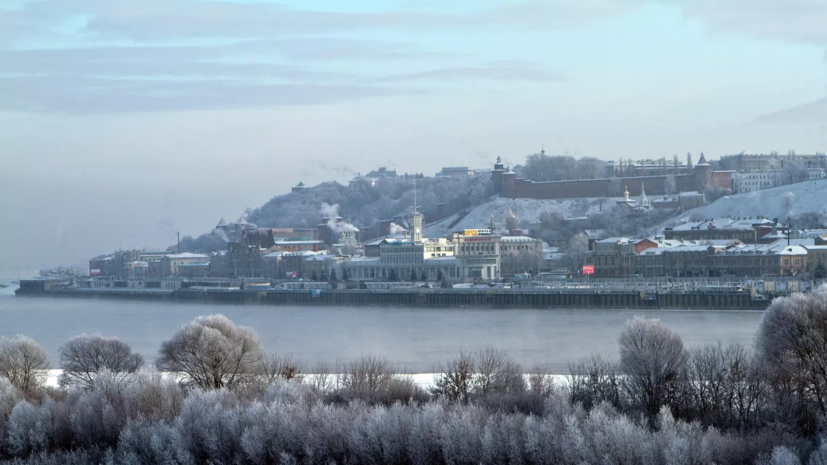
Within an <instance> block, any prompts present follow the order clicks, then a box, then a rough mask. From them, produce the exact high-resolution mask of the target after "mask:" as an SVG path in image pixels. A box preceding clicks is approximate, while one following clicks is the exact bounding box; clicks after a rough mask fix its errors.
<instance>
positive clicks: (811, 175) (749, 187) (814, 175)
mask: <svg viewBox="0 0 827 465" xmlns="http://www.w3.org/2000/svg"><path fill="white" fill-rule="evenodd" d="M805 171H806V172H807V180H808V181H817V180H820V179H824V170H823V169H821V168H807V169H806V170H805ZM785 184H790V183H789V180H787V179H784V172H783V171H782V170H762V171H739V172H735V173H732V191H733V192H735V193H743V192H754V191H760V190H764V189H772V188H773V187H778V186H783V185H785Z"/></svg>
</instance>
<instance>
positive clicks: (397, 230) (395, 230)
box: [390, 223, 407, 237]
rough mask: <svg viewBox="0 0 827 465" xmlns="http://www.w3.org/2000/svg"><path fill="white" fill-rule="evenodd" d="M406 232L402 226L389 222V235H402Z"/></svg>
mask: <svg viewBox="0 0 827 465" xmlns="http://www.w3.org/2000/svg"><path fill="white" fill-rule="evenodd" d="M406 232H407V231H406V230H405V228H403V227H402V226H399V225H398V224H396V223H391V225H390V235H391V236H392V237H398V236H404V235H405V234H406Z"/></svg>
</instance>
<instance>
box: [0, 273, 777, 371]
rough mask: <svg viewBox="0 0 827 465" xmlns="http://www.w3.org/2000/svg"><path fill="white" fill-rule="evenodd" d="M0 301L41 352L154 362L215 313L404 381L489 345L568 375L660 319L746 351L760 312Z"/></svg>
mask: <svg viewBox="0 0 827 465" xmlns="http://www.w3.org/2000/svg"><path fill="white" fill-rule="evenodd" d="M3 291H6V292H3V293H0V336H5V337H9V336H14V335H15V334H25V335H28V336H30V337H32V338H34V339H35V340H37V341H38V342H40V344H42V345H43V346H44V347H45V348H46V350H47V351H48V353H49V359H50V362H51V365H52V367H55V368H56V367H57V366H58V363H59V359H58V348H59V347H60V346H61V345H62V344H63V343H65V342H66V340H67V339H69V338H70V337H72V336H75V335H78V334H81V333H88V334H92V333H100V334H102V335H105V336H117V337H119V338H120V339H122V340H123V341H125V342H127V343H128V344H129V345H131V346H132V348H133V350H136V351H137V352H139V353H141V354H142V355H143V356H144V357H145V358H146V359H147V361H148V362H149V361H152V360H154V359H155V357H156V354H157V352H158V348H159V346H160V344H161V342H162V341H164V340H166V339H168V338H169V337H170V336H172V334H173V333H174V332H175V331H176V330H177V329H178V328H179V327H181V326H182V325H184V324H186V323H188V322H189V321H191V320H192V319H193V318H195V317H196V316H199V315H209V314H212V313H222V314H224V315H226V316H227V317H228V318H230V319H232V320H233V321H235V322H236V323H237V324H241V325H245V326H250V327H252V328H254V329H255V330H256V331H257V332H258V335H259V338H260V339H261V342H262V345H263V346H264V348H265V349H266V350H267V351H268V352H276V353H279V354H291V355H292V356H294V357H295V358H296V359H298V360H300V361H302V362H304V363H305V364H306V366H307V368H308V369H309V370H311V371H312V366H313V364H314V363H315V362H317V361H319V360H327V361H330V362H333V361H335V360H337V359H339V360H350V359H353V358H356V357H358V356H360V355H377V356H382V357H386V358H388V359H390V360H391V361H393V362H394V363H395V364H396V365H397V366H398V367H399V369H400V370H402V371H404V372H407V373H431V372H435V371H438V365H439V364H440V363H443V362H445V361H446V360H448V359H450V358H451V357H452V356H454V355H456V354H457V353H458V352H459V351H460V350H475V349H478V348H480V347H484V346H488V345H490V346H494V347H497V348H499V349H503V350H505V351H507V352H508V353H509V354H510V355H511V356H512V357H514V358H515V359H516V360H517V361H519V362H520V363H522V364H523V365H524V366H525V367H526V368H528V367H530V366H531V365H533V364H535V363H543V364H548V365H549V366H550V367H551V369H552V370H554V372H555V373H559V374H565V373H567V366H568V363H569V362H570V361H572V360H574V359H576V358H578V357H582V356H586V355H588V354H590V353H592V352H603V353H606V354H609V355H612V356H616V355H617V353H618V349H617V340H618V336H619V335H620V331H621V330H622V328H623V325H624V323H625V322H626V320H628V319H630V318H634V317H635V316H636V315H645V316H647V317H655V318H659V319H661V321H663V322H664V323H665V324H666V325H667V326H669V327H670V328H672V329H673V330H674V331H676V332H677V333H678V334H680V336H681V337H682V338H683V341H684V344H686V345H687V346H688V347H692V346H696V345H699V344H703V343H706V342H716V341H722V342H740V343H742V344H744V345H745V346H748V347H751V346H752V342H753V337H754V335H755V332H756V330H757V328H758V324H759V322H760V321H761V316H762V312H724V311H642V310H604V309H601V310H589V309H571V310H556V309H555V310H540V309H537V310H535V309H491V308H404V307H305V306H263V305H246V306H245V305H215V304H213V305H210V304H201V303H167V302H140V301H121V300H105V299H67V298H34V297H14V296H13V295H9V292H8V291H9V289H8V288H7V289H3Z"/></svg>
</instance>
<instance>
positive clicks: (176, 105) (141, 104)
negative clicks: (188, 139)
mask: <svg viewBox="0 0 827 465" xmlns="http://www.w3.org/2000/svg"><path fill="white" fill-rule="evenodd" d="M397 93H399V91H397V90H395V89H392V88H389V87H380V86H358V85H313V84H263V83H249V82H243V81H234V80H197V79H179V80H157V79H155V80H141V79H128V78H127V79H102V78H91V77H69V78H66V77H56V76H22V77H21V76H16V77H0V109H3V110H11V111H30V112H63V113H112V112H147V111H179V110H211V109H225V108H263V107H268V106H280V105H317V104H330V103H338V102H345V101H351V100H356V99H364V98H371V97H380V96H388V95H395V94H397Z"/></svg>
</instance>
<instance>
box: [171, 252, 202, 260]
mask: <svg viewBox="0 0 827 465" xmlns="http://www.w3.org/2000/svg"><path fill="white" fill-rule="evenodd" d="M166 257H167V258H171V259H173V260H180V259H186V258H204V259H209V258H210V257H208V256H207V255H204V254H202V253H192V252H184V253H175V254H169V255H167V256H166Z"/></svg>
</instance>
